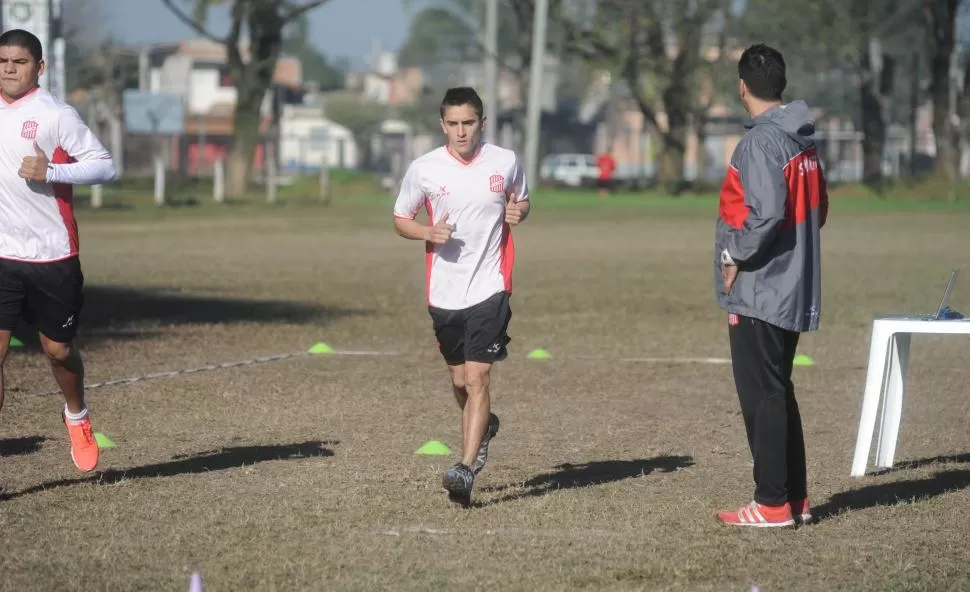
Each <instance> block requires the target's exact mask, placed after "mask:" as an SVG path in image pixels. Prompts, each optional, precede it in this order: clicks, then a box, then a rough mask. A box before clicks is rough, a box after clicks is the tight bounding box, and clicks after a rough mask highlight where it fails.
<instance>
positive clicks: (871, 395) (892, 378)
mask: <svg viewBox="0 0 970 592" xmlns="http://www.w3.org/2000/svg"><path fill="white" fill-rule="evenodd" d="M913 334H935V335H970V319H939V318H934V317H932V316H930V317H927V316H923V317H919V316H887V317H879V318H876V319H875V320H874V321H873V323H872V341H871V342H870V344H869V367H868V369H867V371H866V390H865V395H864V397H863V400H862V416H861V418H860V420H859V435H858V438H857V440H856V445H855V455H854V457H853V459H852V473H851V475H852V476H853V477H861V476H863V475H865V473H866V465H867V464H868V460H869V450H870V448H871V446H872V433H873V431H874V429H875V426H876V412H877V411H878V409H879V408H880V407H882V414H881V416H880V418H879V435H878V440H877V443H876V466H877V467H879V468H889V467H892V466H893V457H894V456H895V454H896V440H897V438H898V436H899V421H900V416H901V415H902V411H903V395H904V394H905V390H906V373H907V370H908V368H909V342H910V336H911V335H913Z"/></svg>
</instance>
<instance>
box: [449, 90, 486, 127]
mask: <svg viewBox="0 0 970 592" xmlns="http://www.w3.org/2000/svg"><path fill="white" fill-rule="evenodd" d="M461 105H471V106H472V107H473V108H474V109H475V114H476V115H478V118H479V119H481V118H482V115H483V114H484V113H485V105H483V104H482V98H481V97H480V96H478V93H477V92H475V89H474V88H472V87H470V86H458V87H455V88H449V89H448V90H447V91H445V98H443V99H441V117H442V118H444V116H445V109H447V108H448V107H459V106H461Z"/></svg>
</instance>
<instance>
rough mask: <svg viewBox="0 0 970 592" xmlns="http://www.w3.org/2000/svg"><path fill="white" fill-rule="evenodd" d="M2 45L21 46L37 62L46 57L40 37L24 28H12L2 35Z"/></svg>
mask: <svg viewBox="0 0 970 592" xmlns="http://www.w3.org/2000/svg"><path fill="white" fill-rule="evenodd" d="M0 47H21V48H23V49H26V50H27V51H28V52H29V53H30V55H31V57H33V58H34V61H35V62H38V63H40V61H41V60H42V59H44V49H43V47H41V44H40V39H38V38H37V36H36V35H34V34H33V33H31V32H30V31H24V30H23V29H10V30H9V31H6V32H5V33H4V34H3V35H0Z"/></svg>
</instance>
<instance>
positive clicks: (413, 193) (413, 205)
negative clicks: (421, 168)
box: [394, 163, 424, 220]
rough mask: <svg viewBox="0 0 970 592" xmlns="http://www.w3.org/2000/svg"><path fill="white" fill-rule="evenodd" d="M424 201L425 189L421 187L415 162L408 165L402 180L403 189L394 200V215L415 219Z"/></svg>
mask: <svg viewBox="0 0 970 592" xmlns="http://www.w3.org/2000/svg"><path fill="white" fill-rule="evenodd" d="M423 203H424V190H422V189H421V178H420V173H419V172H418V170H417V167H416V166H415V165H414V163H411V166H409V167H408V170H407V172H406V173H405V174H404V179H403V180H402V181H401V190H400V191H399V192H398V194H397V199H396V200H395V201H394V217H396V218H407V219H409V220H413V219H414V218H415V217H417V215H418V210H420V209H421V205H422V204H423Z"/></svg>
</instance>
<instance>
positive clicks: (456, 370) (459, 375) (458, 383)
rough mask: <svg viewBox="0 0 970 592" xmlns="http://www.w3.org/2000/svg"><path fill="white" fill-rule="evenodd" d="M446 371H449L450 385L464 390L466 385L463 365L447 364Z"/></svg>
mask: <svg viewBox="0 0 970 592" xmlns="http://www.w3.org/2000/svg"><path fill="white" fill-rule="evenodd" d="M448 371H449V373H451V385H452V386H453V387H454V388H455V389H456V390H459V391H464V390H465V388H466V386H467V381H466V380H465V366H464V365H461V366H448Z"/></svg>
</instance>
